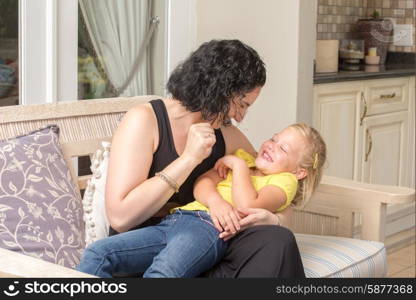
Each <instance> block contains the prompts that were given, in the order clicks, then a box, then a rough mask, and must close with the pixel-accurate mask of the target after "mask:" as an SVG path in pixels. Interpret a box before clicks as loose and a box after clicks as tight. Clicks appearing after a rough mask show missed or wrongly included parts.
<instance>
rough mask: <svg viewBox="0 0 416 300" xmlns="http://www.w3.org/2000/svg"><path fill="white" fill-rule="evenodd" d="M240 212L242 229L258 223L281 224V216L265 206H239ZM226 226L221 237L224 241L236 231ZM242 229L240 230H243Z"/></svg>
mask: <svg viewBox="0 0 416 300" xmlns="http://www.w3.org/2000/svg"><path fill="white" fill-rule="evenodd" d="M238 212H239V214H240V217H241V219H240V227H241V230H244V229H247V228H249V227H252V226H256V225H279V218H278V216H276V215H275V214H273V213H271V212H270V211H268V210H267V209H263V208H239V209H238ZM227 229H228V228H225V231H224V232H221V233H220V235H219V237H220V238H221V239H223V240H224V241H227V240H229V239H231V238H232V237H234V236H235V235H236V233H232V232H231V231H230V230H227ZM241 230H240V231H241Z"/></svg>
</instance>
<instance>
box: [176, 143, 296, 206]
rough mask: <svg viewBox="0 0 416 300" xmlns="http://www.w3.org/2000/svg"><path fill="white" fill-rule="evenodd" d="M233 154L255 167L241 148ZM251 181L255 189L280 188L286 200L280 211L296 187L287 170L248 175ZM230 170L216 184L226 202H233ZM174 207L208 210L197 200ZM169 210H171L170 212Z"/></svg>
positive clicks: (288, 202) (249, 155) (252, 158)
mask: <svg viewBox="0 0 416 300" xmlns="http://www.w3.org/2000/svg"><path fill="white" fill-rule="evenodd" d="M234 155H236V156H237V157H239V158H242V159H244V160H245V162H246V163H247V165H248V167H249V168H251V167H255V166H256V165H255V158H254V157H253V156H252V155H251V154H249V153H247V152H246V151H245V150H243V149H238V150H237V151H236V152H235V153H234ZM250 177H251V182H252V183H253V186H254V188H255V189H256V191H259V190H261V189H262V188H263V187H265V186H267V185H274V186H277V187H279V188H281V189H282V190H283V191H284V192H285V193H286V202H285V204H283V205H282V206H281V207H279V208H278V209H277V211H282V210H284V209H285V208H286V207H288V206H289V205H290V203H291V202H292V200H293V198H294V197H295V195H296V190H297V188H298V180H297V178H296V176H295V175H293V174H292V173H288V172H283V173H279V174H272V175H267V176H250ZM232 178H233V177H232V172H228V175H227V178H226V179H224V180H223V181H221V182H219V183H218V184H217V190H218V192H219V193H220V195H221V196H222V198H223V199H225V200H226V201H227V202H229V203H231V204H233V202H232V189H231V187H232ZM176 209H183V210H203V211H208V208H207V207H206V206H204V205H202V204H201V203H199V202H198V201H193V202H191V203H188V204H186V205H184V206H181V207H176V208H174V209H173V210H172V211H174V210H176ZM172 211H171V212H172Z"/></svg>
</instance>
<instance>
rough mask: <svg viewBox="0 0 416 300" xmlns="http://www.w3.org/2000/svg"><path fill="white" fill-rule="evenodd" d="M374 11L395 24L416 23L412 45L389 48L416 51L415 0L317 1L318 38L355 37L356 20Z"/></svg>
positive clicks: (398, 50)
mask: <svg viewBox="0 0 416 300" xmlns="http://www.w3.org/2000/svg"><path fill="white" fill-rule="evenodd" d="M374 10H377V11H378V12H379V14H380V16H381V17H382V18H390V19H392V21H393V22H395V23H396V24H413V28H414V30H413V46H409V47H398V46H394V45H390V48H389V50H390V51H397V52H416V46H415V43H416V36H415V32H416V22H415V19H416V0H318V19H317V39H319V40H331V39H338V40H339V39H346V38H356V33H355V23H356V21H357V20H358V19H363V18H367V17H369V16H371V15H372V14H373V12H374Z"/></svg>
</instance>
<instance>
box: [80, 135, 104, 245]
mask: <svg viewBox="0 0 416 300" xmlns="http://www.w3.org/2000/svg"><path fill="white" fill-rule="evenodd" d="M101 144H102V146H103V149H102V150H101V149H98V150H97V151H96V152H95V154H94V156H93V158H92V161H91V171H92V177H91V179H90V180H89V181H88V184H87V188H86V189H85V193H84V198H83V199H82V204H83V207H84V221H85V242H86V244H87V246H88V245H89V244H91V243H93V242H95V241H97V240H99V239H102V238H104V237H107V236H108V229H109V222H108V219H107V215H106V212H105V200H104V199H105V181H106V178H107V168H108V160H109V155H110V143H108V142H101Z"/></svg>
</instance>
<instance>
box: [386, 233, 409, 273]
mask: <svg viewBox="0 0 416 300" xmlns="http://www.w3.org/2000/svg"><path fill="white" fill-rule="evenodd" d="M415 256H416V254H415V242H414V241H413V243H412V244H410V245H408V246H406V247H404V248H401V249H398V250H395V251H393V252H391V253H388V254H387V261H388V266H389V272H388V275H387V277H390V278H394V277H402V278H404V277H406V278H416V270H415Z"/></svg>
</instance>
